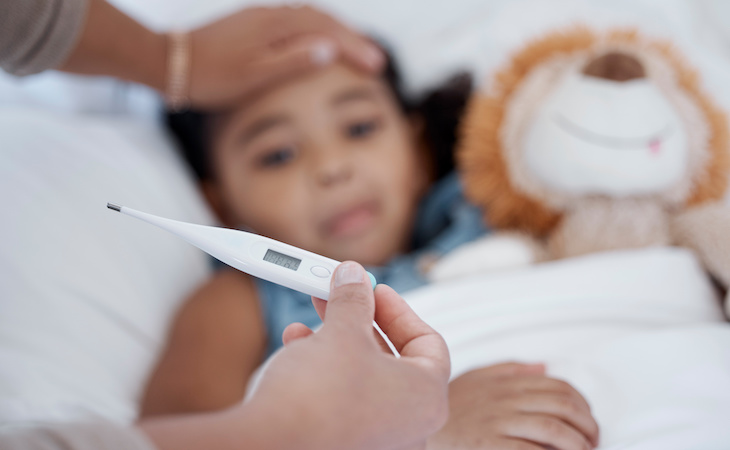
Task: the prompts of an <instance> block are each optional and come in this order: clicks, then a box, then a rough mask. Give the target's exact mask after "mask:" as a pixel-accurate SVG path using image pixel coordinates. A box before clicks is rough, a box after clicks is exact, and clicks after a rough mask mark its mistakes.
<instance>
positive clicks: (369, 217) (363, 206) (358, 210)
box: [324, 201, 377, 238]
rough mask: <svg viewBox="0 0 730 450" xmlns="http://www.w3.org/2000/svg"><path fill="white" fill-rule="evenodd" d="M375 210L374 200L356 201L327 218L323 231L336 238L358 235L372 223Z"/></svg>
mask: <svg viewBox="0 0 730 450" xmlns="http://www.w3.org/2000/svg"><path fill="white" fill-rule="evenodd" d="M376 212H377V205H376V203H375V202H373V201H366V202H362V203H358V204H356V205H355V206H353V207H351V208H348V209H346V210H344V211H342V212H340V213H337V214H335V215H334V216H333V217H331V218H330V219H328V220H327V221H326V222H325V224H324V230H325V233H326V234H327V235H328V236H330V237H338V238H341V237H351V236H355V235H358V234H360V233H362V232H363V231H365V230H367V229H368V228H369V227H370V226H371V225H372V223H373V222H374V221H375V217H376Z"/></svg>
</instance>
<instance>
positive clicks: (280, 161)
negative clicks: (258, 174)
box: [259, 147, 296, 168]
mask: <svg viewBox="0 0 730 450" xmlns="http://www.w3.org/2000/svg"><path fill="white" fill-rule="evenodd" d="M295 154H296V150H295V149H294V148H293V147H279V148H276V149H274V150H270V151H268V152H266V153H265V154H264V155H263V156H262V157H261V158H259V164H260V165H261V167H270V168H274V167H280V166H283V165H285V164H287V163H288V162H289V161H291V160H292V159H294V156H295Z"/></svg>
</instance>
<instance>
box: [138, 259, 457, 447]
mask: <svg viewBox="0 0 730 450" xmlns="http://www.w3.org/2000/svg"><path fill="white" fill-rule="evenodd" d="M330 292H331V293H330V299H329V302H328V303H327V304H326V314H324V313H325V307H324V301H323V300H319V299H314V302H315V304H316V305H317V308H318V311H320V312H321V313H322V314H323V315H324V325H323V326H322V328H321V329H320V330H319V331H317V332H316V333H314V332H312V330H310V329H309V328H307V327H306V326H304V325H302V324H293V325H290V326H289V327H288V328H287V329H286V330H285V331H284V340H285V342H286V346H285V348H284V349H283V350H282V351H281V352H280V353H278V354H276V356H274V357H273V358H272V359H271V361H270V363H269V365H268V366H267V367H266V368H265V369H264V372H263V374H262V376H261V379H260V381H259V384H258V386H257V387H256V389H255V391H254V392H253V394H252V396H251V398H250V399H249V401H248V402H246V403H244V404H243V405H239V406H236V407H234V408H231V409H229V410H226V411H222V412H218V413H205V414H190V415H186V416H178V417H172V418H164V417H160V418H151V419H147V420H144V421H143V422H141V423H140V424H139V426H140V428H141V429H142V430H143V431H144V432H145V433H146V434H147V436H148V437H149V438H150V439H151V440H152V442H154V443H155V445H156V446H157V447H158V448H160V449H175V450H188V449H189V450H192V449H198V448H216V449H220V450H224V449H229V448H230V449H233V448H257V449H264V448H271V449H278V448H297V449H310V448H311V449H325V450H327V449H338V450H339V449H348V450H349V449H368V450H370V449H375V448H377V449H405V448H408V449H411V448H417V447H421V448H422V447H424V446H425V442H426V438H427V437H428V436H429V435H431V434H433V433H434V432H436V431H437V430H438V429H439V428H441V426H443V424H444V423H445V422H446V418H447V414H448V393H447V386H448V379H449V374H450V362H449V353H448V349H447V347H446V343H445V342H444V340H443V338H442V337H441V336H440V335H439V334H438V333H436V332H435V331H434V330H433V329H432V328H431V327H429V326H428V325H427V324H426V323H424V322H423V321H421V319H419V318H418V316H416V314H415V313H414V312H413V310H411V308H410V307H409V306H408V305H407V304H406V303H405V301H404V300H403V299H402V298H401V297H400V296H399V295H398V294H397V293H396V292H395V291H393V289H391V288H389V287H387V286H384V285H379V286H378V287H377V288H376V289H375V291H374V292H373V290H372V288H371V285H370V280H369V279H368V278H367V275H366V273H365V270H364V269H363V268H362V267H361V266H360V265H359V264H357V263H353V262H345V263H342V264H341V265H340V266H339V267H338V268H337V269H336V270H335V274H334V277H333V281H332V288H331V291H330ZM373 318H374V319H375V320H376V321H377V322H378V324H379V325H380V327H381V328H382V329H383V331H384V332H385V333H386V334H387V335H388V337H389V338H390V340H391V341H392V342H393V344H394V345H395V347H396V348H397V349H398V351H399V352H400V355H401V357H400V358H396V357H394V356H393V354H392V353H386V352H384V351H383V350H382V348H381V347H380V345H379V344H378V341H377V340H376V338H375V335H374V334H373V331H372V326H373V325H372V323H373Z"/></svg>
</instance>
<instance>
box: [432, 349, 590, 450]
mask: <svg viewBox="0 0 730 450" xmlns="http://www.w3.org/2000/svg"><path fill="white" fill-rule="evenodd" d="M449 410H450V413H449V420H448V422H447V423H446V426H444V427H443V428H442V429H441V430H440V431H439V432H438V433H436V434H435V435H433V436H431V438H430V439H429V441H428V449H429V450H435V449H452V448H460V449H471V448H510V449H525V450H528V449H535V450H538V449H544V448H555V449H566V450H567V449H576V450H577V449H581V450H587V449H591V448H594V447H595V446H597V445H598V425H597V424H596V421H595V419H594V418H593V416H592V414H591V410H590V407H589V406H588V403H586V401H585V399H584V398H583V396H581V395H580V393H578V391H576V390H575V389H574V388H573V387H572V386H570V385H569V384H568V383H565V382H564V381H560V380H556V379H554V378H549V377H548V376H546V375H545V368H544V366H542V365H540V364H538V365H526V364H517V363H507V364H497V365H494V366H490V367H485V368H482V369H477V370H473V371H471V372H467V373H465V374H464V375H462V376H460V377H458V378H456V379H455V380H453V381H451V383H449Z"/></svg>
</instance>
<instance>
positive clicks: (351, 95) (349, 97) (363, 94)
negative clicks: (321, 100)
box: [332, 86, 378, 106]
mask: <svg viewBox="0 0 730 450" xmlns="http://www.w3.org/2000/svg"><path fill="white" fill-rule="evenodd" d="M377 95H378V94H377V92H376V90H375V89H373V88H372V87H369V86H368V87H364V86H363V87H355V88H351V89H347V90H345V91H342V92H340V93H338V94H337V95H335V96H334V98H333V99H332V105H334V106H339V105H342V104H343V103H348V102H351V101H355V100H371V101H374V100H375V99H376V97H377Z"/></svg>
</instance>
